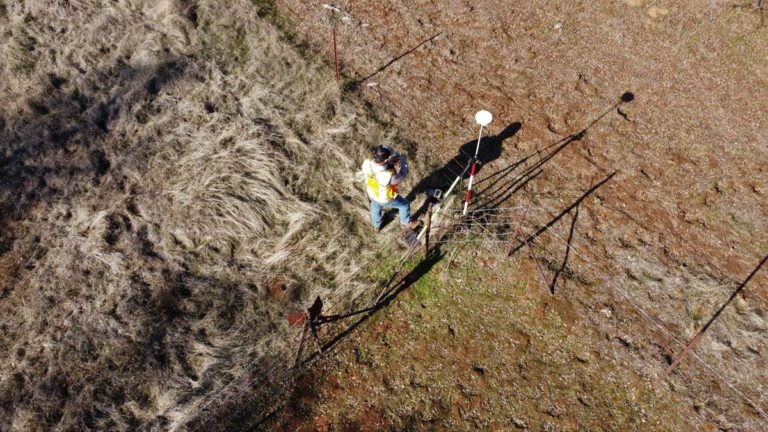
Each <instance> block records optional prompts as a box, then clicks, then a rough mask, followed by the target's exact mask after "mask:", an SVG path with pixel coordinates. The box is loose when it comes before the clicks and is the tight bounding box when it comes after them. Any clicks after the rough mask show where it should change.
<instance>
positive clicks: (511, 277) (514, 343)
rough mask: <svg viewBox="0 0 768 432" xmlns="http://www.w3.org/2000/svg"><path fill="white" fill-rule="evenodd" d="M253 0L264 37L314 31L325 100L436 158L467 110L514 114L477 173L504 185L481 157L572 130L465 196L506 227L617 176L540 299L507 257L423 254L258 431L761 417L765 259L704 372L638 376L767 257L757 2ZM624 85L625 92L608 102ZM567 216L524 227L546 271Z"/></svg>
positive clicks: (527, 273) (760, 424) (719, 328)
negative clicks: (422, 262) (331, 90)
mask: <svg viewBox="0 0 768 432" xmlns="http://www.w3.org/2000/svg"><path fill="white" fill-rule="evenodd" d="M276 3H277V13H278V15H279V16H280V17H282V18H284V19H285V20H286V22H285V23H284V26H283V27H284V28H286V29H289V30H290V31H294V32H295V34H296V36H297V37H298V39H299V40H306V41H307V42H308V43H309V45H310V46H311V47H312V49H314V50H317V51H319V52H321V53H322V54H323V55H324V56H326V57H327V58H329V59H332V44H331V40H332V39H331V35H332V32H331V25H332V23H333V22H334V21H335V23H336V24H335V25H336V28H337V34H338V47H339V55H340V59H341V65H342V68H343V72H344V74H345V79H344V81H345V82H344V85H345V86H346V88H347V89H348V91H349V92H350V93H353V94H355V95H359V96H361V97H363V98H364V99H365V100H367V101H369V102H370V104H371V105H372V106H373V107H374V108H375V109H376V110H378V111H383V112H385V113H387V115H388V116H389V117H390V119H389V120H391V122H392V125H393V127H395V128H397V129H398V130H399V131H400V133H401V134H403V135H405V136H406V137H407V138H408V139H410V140H412V141H413V142H414V143H415V145H416V146H417V148H418V149H419V151H421V152H424V153H426V154H427V155H428V156H429V157H430V159H431V160H432V161H435V162H436V163H438V164H439V163H441V162H443V161H448V160H449V159H451V158H453V157H454V155H455V154H456V152H457V150H458V149H459V147H461V146H462V144H464V143H468V142H471V141H472V139H473V136H474V134H475V133H476V129H475V125H474V122H473V118H472V115H473V114H474V112H475V111H477V110H478V109H481V108H485V109H488V110H490V111H492V112H493V113H494V115H495V119H494V122H493V124H492V127H491V129H490V134H491V135H496V134H500V133H502V131H503V130H504V129H505V128H506V127H507V126H509V125H512V124H513V123H515V122H520V123H522V129H521V130H520V131H519V132H517V133H516V134H514V135H513V136H512V137H509V138H508V139H505V140H503V142H502V149H503V151H502V154H501V156H500V157H499V158H498V159H496V160H494V161H492V162H489V163H487V164H486V165H485V166H484V167H483V170H482V171H481V175H480V177H484V176H488V175H490V174H492V173H496V172H498V173H500V174H499V176H500V177H502V178H512V177H513V176H514V175H518V174H520V171H522V169H521V170H518V171H516V172H515V171H511V172H512V173H514V174H510V173H506V172H503V171H500V170H503V169H504V168H505V167H509V166H511V165H512V164H513V163H515V162H516V161H519V160H520V159H522V158H524V157H525V156H527V155H534V156H533V158H532V159H529V160H526V161H525V165H526V166H530V165H532V164H533V161H535V160H540V159H539V158H541V157H542V156H543V155H545V154H547V150H552V148H553V147H551V146H552V145H553V144H555V143H558V142H560V141H561V140H563V139H567V138H568V137H569V136H570V137H573V134H577V133H579V132H580V131H582V130H583V131H584V134H583V136H579V137H577V138H580V139H575V140H572V142H570V143H569V144H568V145H567V146H565V147H564V148H563V149H562V151H560V152H558V153H557V154H555V155H554V156H553V157H552V158H551V160H548V161H547V162H546V163H545V164H544V165H542V166H541V168H542V172H541V174H540V175H538V176H536V177H535V178H534V179H532V180H531V181H530V182H527V184H526V185H525V187H524V188H522V189H520V190H519V191H516V192H515V193H511V192H510V193H507V192H509V191H507V190H504V181H502V182H501V184H497V185H496V186H495V188H494V187H489V188H488V189H486V190H485V191H483V188H482V187H479V189H480V192H485V193H486V194H488V195H490V196H494V195H495V196H502V197H503V198H504V199H505V203H504V204H503V205H504V206H512V205H514V204H526V205H528V206H530V211H529V216H528V218H527V221H528V222H529V224H528V225H527V228H526V229H527V230H528V232H533V231H534V230H535V229H536V228H538V227H539V226H541V225H542V224H544V223H546V222H548V221H550V220H552V219H553V218H554V217H555V216H556V215H558V214H560V213H561V211H564V210H570V209H569V205H570V204H571V203H573V202H574V201H575V200H576V199H577V198H578V197H580V196H581V195H582V194H583V193H585V192H586V191H587V190H588V189H590V186H591V185H594V184H596V183H597V182H598V181H601V180H603V179H605V178H607V176H608V175H609V174H610V173H612V172H614V171H615V172H617V174H616V175H615V176H614V177H612V178H611V179H610V180H609V181H608V182H607V183H605V184H604V185H602V186H601V187H600V188H599V189H597V190H596V191H595V192H594V193H591V194H590V195H589V196H588V197H587V198H586V199H585V200H584V201H583V202H582V203H581V205H580V206H579V217H578V222H577V223H576V224H574V227H575V230H574V232H575V235H574V236H573V239H572V241H571V244H572V247H573V252H572V253H571V255H570V260H569V261H567V265H564V266H563V268H565V269H566V270H567V271H566V272H564V274H566V276H564V277H563V276H561V279H560V280H561V281H562V282H561V283H562V285H558V286H557V289H556V293H555V296H554V297H549V295H548V294H547V293H546V288H545V287H544V286H542V282H541V280H540V279H541V276H540V275H539V273H538V270H537V268H536V266H535V265H534V264H533V262H532V261H531V260H530V259H529V257H527V256H525V255H526V254H525V250H521V251H519V252H518V253H517V254H516V255H515V256H514V257H513V260H512V261H504V260H501V259H497V256H495V255H494V254H495V253H498V250H496V249H493V248H490V247H483V248H479V249H478V250H477V251H474V253H470V252H473V251H469V252H467V251H464V252H462V253H461V254H459V257H460V258H458V259H456V260H455V261H452V265H449V264H448V263H447V262H445V261H447V260H444V261H443V262H442V263H440V264H439V265H437V266H436V267H435V269H436V270H433V273H434V272H435V271H437V272H439V273H440V272H442V273H441V274H442V275H443V276H441V277H439V278H437V277H436V276H427V278H432V279H429V280H428V281H427V282H424V281H419V282H418V283H416V284H414V286H412V287H411V288H410V290H414V292H408V293H406V294H405V295H404V296H402V297H400V298H398V300H397V301H396V302H395V303H394V304H393V305H392V306H391V307H390V308H389V309H387V310H386V311H385V312H382V314H383V316H381V315H377V316H376V317H375V318H374V320H373V321H375V322H374V323H371V324H368V325H366V326H364V327H363V330H362V331H360V332H356V333H354V334H353V336H352V337H351V338H349V339H348V340H347V341H345V343H344V344H342V346H341V348H340V349H339V350H338V352H337V353H336V354H334V355H332V356H329V357H328V358H326V360H324V361H323V362H321V364H320V365H319V367H317V368H315V369H314V370H313V371H312V372H311V373H310V375H309V377H308V378H306V381H304V382H303V383H302V385H301V386H299V388H298V389H297V390H296V394H295V397H293V398H292V399H291V401H290V402H289V403H288V405H287V408H286V410H283V411H281V412H280V415H278V416H277V417H276V418H275V419H273V423H271V426H272V427H275V428H278V429H280V428H282V429H283V430H294V429H296V428H298V429H301V430H374V429H398V430H401V429H409V430H410V429H417V430H432V429H450V430H456V429H460V430H469V429H478V428H479V429H485V430H509V429H510V428H521V429H523V428H531V429H533V430H718V429H719V430H764V428H766V427H768V418H766V417H765V416H761V414H760V413H759V412H758V410H759V409H762V410H767V409H768V400H765V398H764V396H763V395H764V394H765V393H766V391H768V389H766V387H765V386H766V382H768V374H767V373H766V364H765V355H766V352H768V351H767V350H768V341H767V339H766V332H765V331H766V329H768V326H767V325H766V320H767V319H768V317H767V314H768V312H767V310H766V300H768V290H766V287H767V285H768V276H767V275H768V269H762V271H760V272H758V273H757V275H756V276H755V278H754V279H753V280H751V281H750V284H749V285H748V286H747V288H746V289H745V290H744V291H743V292H742V293H741V294H740V295H739V296H738V297H737V298H736V299H735V300H734V301H733V302H732V303H731V304H729V306H728V308H726V310H725V312H724V313H723V315H722V316H720V317H719V318H718V321H717V322H716V324H715V325H713V326H712V327H711V328H710V329H709V330H708V333H707V335H706V336H705V338H704V340H703V342H702V343H701V345H700V346H699V347H698V348H697V353H698V355H699V356H700V357H701V358H702V359H703V361H704V362H705V363H706V364H708V365H709V366H710V367H711V368H712V369H711V370H708V369H707V368H706V367H704V366H702V365H701V364H700V363H697V362H696V361H694V360H693V359H690V358H689V359H688V360H687V361H686V362H684V363H683V366H681V367H680V368H679V369H678V371H677V372H675V373H674V374H673V375H672V377H671V378H670V380H669V382H670V384H669V385H663V386H662V387H660V388H659V389H658V390H657V391H654V390H652V389H651V383H652V382H653V380H655V379H656V377H658V376H659V374H660V373H661V371H663V369H664V368H665V367H666V365H667V364H668V363H669V361H670V359H671V356H673V355H674V354H675V353H677V352H679V351H680V350H681V349H682V346H683V341H686V340H689V339H690V338H691V337H693V336H694V334H695V332H696V330H697V329H699V328H700V327H701V326H702V325H703V324H704V323H705V322H706V321H707V320H708V319H709V318H710V317H711V316H712V315H713V314H714V313H715V311H716V310H717V309H718V308H719V306H720V305H721V304H723V302H724V301H725V300H726V299H727V298H728V297H729V295H730V294H731V293H732V292H733V291H734V290H735V289H736V288H737V286H738V284H739V282H740V281H742V280H744V278H745V277H746V276H747V275H748V274H749V273H750V272H751V271H752V270H754V269H755V267H756V266H757V264H758V262H760V260H761V259H762V258H763V257H764V256H765V255H766V254H768V229H766V228H767V226H766V216H768V132H767V129H766V127H765V125H768V92H767V91H766V90H767V89H768V54H767V53H768V51H766V48H765V47H766V46H768V44H767V42H768V34H767V31H766V27H765V26H763V25H762V17H761V14H762V13H763V11H761V10H759V9H757V8H756V7H753V5H751V4H747V3H745V4H744V5H742V6H743V7H736V6H734V5H733V4H730V3H724V2H709V3H702V2H693V1H684V2H663V1H662V2H658V1H645V0H626V1H623V2H619V1H615V2H598V3H594V2H582V1H578V2H545V1H536V2H494V1H486V0H483V1H451V2H406V3H402V2H380V1H368V0H365V1H354V2H351V1H344V2H340V3H334V6H335V7H337V8H338V9H339V11H338V12H335V15H332V14H331V12H329V10H328V9H327V8H323V7H322V6H321V5H319V4H318V3H316V2H309V1H295V0H294V1H287V0H278V1H277V2H276ZM329 79H333V76H332V74H329ZM627 91H629V92H632V93H633V94H634V96H635V98H634V100H633V101H631V102H628V103H623V104H619V105H618V106H617V105H616V104H617V102H618V101H619V97H620V96H621V95H622V94H623V93H624V92H627ZM603 114H604V115H603ZM470 147H471V146H470ZM505 181H506V180H505ZM488 183H490V184H493V183H492V182H490V181H489V182H488ZM488 183H486V184H488ZM482 199H483V197H482V195H481V196H480V198H479V200H480V201H481V200H482ZM573 214H574V211H572V210H571V211H569V212H568V213H567V214H566V215H565V216H564V217H563V218H562V219H560V220H559V221H557V222H556V223H555V224H553V226H552V228H551V229H550V230H549V231H546V232H545V233H544V234H543V235H541V236H540V237H538V238H537V239H536V242H535V249H536V250H537V251H538V252H537V253H538V254H539V255H540V256H539V258H540V260H541V262H542V266H543V268H544V273H545V274H544V277H545V278H551V277H553V275H554V274H555V273H556V271H557V269H558V268H560V266H561V262H562V261H563V260H564V250H565V249H566V247H565V243H564V241H563V240H564V239H566V238H568V236H569V229H570V228H571V222H572V220H573V219H572V218H573ZM476 260H480V261H479V262H480V264H478V261H476ZM446 266H447V267H448V269H447V270H446ZM455 267H458V268H455ZM467 272H469V273H467ZM431 274H432V273H430V275H431ZM468 274H472V275H474V276H476V277H475V278H469V277H467V275H468ZM430 281H431V282H430ZM424 286H426V287H427V288H424ZM516 286H524V287H526V289H524V290H522V289H521V290H519V291H515V289H514V287H516ZM425 290H426V293H425ZM510 292H513V293H514V292H518V294H516V295H512V294H509V293H510ZM621 293H625V294H626V297H625V296H624V295H622V294H621ZM470 294H471V295H470ZM425 298H426V299H428V301H427V300H425ZM635 305H636V306H637V307H639V308H640V309H641V310H642V311H643V312H638V309H637V308H635ZM504 308H506V309H504ZM497 309H498V310H497ZM643 313H647V314H648V315H647V316H645V315H643ZM652 320H653V321H652ZM654 321H656V322H659V323H660V325H658V326H657V325H656V324H655V323H654ZM547 323H550V324H551V325H547ZM456 327H464V329H463V330H458V331H457V330H456ZM660 328H664V329H665V330H660ZM327 334H329V335H330V334H333V331H328V332H327ZM673 335H674V338H675V339H676V340H673V339H672V337H673ZM500 341H502V342H500ZM585 349H586V350H587V351H588V354H584V353H583V351H584V350H585ZM521 359H522V360H521ZM510 362H513V363H514V362H518V363H517V367H510ZM521 363H522V366H521ZM729 386H730V387H729ZM617 389H624V390H622V391H618V390H617ZM747 399H749V400H748V401H747ZM548 404H549V405H548ZM550 405H551V406H550ZM755 407H758V408H757V409H756V408H755Z"/></svg>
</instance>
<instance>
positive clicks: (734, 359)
mask: <svg viewBox="0 0 768 432" xmlns="http://www.w3.org/2000/svg"><path fill="white" fill-rule="evenodd" d="M535 207H536V208H538V209H540V210H543V211H544V212H546V213H549V211H548V210H546V209H544V208H543V207H541V206H535ZM514 223H515V221H514V220H512V216H510V220H509V222H504V223H488V224H485V223H482V222H480V223H478V224H476V225H480V226H481V227H483V229H485V226H486V225H495V224H497V225H498V224H500V225H503V226H512V225H513V224H514ZM538 226H541V225H540V224H539V225H536V226H533V225H532V226H531V227H533V228H534V230H535V229H537V227H538ZM486 231H487V232H488V233H490V234H491V235H493V236H504V235H510V234H514V232H510V231H508V232H494V231H491V230H487V229H486ZM547 231H549V232H550V233H551V234H552V235H553V236H555V237H557V238H558V239H559V240H564V239H562V237H560V236H558V235H557V234H555V233H554V232H553V231H552V230H551V229H549V230H547ZM542 235H543V233H542ZM464 242H467V243H508V242H509V240H502V239H497V240H487V239H482V238H476V239H472V240H466V241H464ZM518 242H519V240H518ZM649 245H650V244H649ZM655 246H656V247H658V248H663V246H659V245H655ZM571 247H574V246H571ZM603 276H604V277H605V274H603ZM622 293H623V292H622ZM732 360H733V361H735V362H736V363H738V364H739V365H741V366H745V367H749V366H750V365H748V364H746V363H745V362H744V361H743V360H741V359H738V358H737V357H732ZM706 366H707V367H709V366H708V365H706ZM713 372H714V371H713ZM760 399H761V400H768V399H766V396H765V395H763V394H761V395H760Z"/></svg>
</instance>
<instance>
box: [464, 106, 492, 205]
mask: <svg viewBox="0 0 768 432" xmlns="http://www.w3.org/2000/svg"><path fill="white" fill-rule="evenodd" d="M492 120H493V115H492V114H491V113H489V112H488V111H485V110H481V111H478V112H477V113H476V114H475V121H476V122H477V124H479V125H480V132H479V133H478V134H477V147H475V157H474V158H473V159H472V171H470V172H469V186H468V187H467V197H466V198H465V199H464V211H463V212H462V215H463V216H466V215H467V208H468V207H469V199H470V198H471V197H472V181H473V180H474V179H475V171H476V170H477V155H478V154H479V153H480V140H481V139H482V138H483V128H484V127H486V126H488V125H489V124H491V121H492Z"/></svg>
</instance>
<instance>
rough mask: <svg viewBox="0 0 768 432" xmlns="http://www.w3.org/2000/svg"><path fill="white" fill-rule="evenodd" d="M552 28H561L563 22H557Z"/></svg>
mask: <svg viewBox="0 0 768 432" xmlns="http://www.w3.org/2000/svg"><path fill="white" fill-rule="evenodd" d="M552 28H554V29H555V30H560V29H561V28H563V23H557V24H555V25H554V26H553V27H552Z"/></svg>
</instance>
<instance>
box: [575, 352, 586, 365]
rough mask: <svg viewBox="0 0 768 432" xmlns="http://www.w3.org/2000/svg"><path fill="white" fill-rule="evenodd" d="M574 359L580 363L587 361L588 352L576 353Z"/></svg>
mask: <svg viewBox="0 0 768 432" xmlns="http://www.w3.org/2000/svg"><path fill="white" fill-rule="evenodd" d="M576 360H578V361H580V362H582V363H589V354H588V353H577V354H576Z"/></svg>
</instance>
